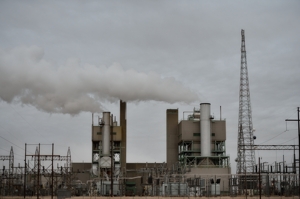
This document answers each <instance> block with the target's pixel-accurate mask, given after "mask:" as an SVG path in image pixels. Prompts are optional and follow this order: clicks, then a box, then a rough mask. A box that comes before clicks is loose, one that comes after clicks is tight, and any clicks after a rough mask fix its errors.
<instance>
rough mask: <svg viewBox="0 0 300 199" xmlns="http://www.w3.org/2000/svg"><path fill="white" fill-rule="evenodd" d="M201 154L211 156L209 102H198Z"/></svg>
mask: <svg viewBox="0 0 300 199" xmlns="http://www.w3.org/2000/svg"><path fill="white" fill-rule="evenodd" d="M200 133H201V136H200V139H201V156H211V149H210V144H211V137H210V103H201V104H200Z"/></svg>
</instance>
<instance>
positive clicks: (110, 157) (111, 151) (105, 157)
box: [73, 101, 231, 195]
mask: <svg viewBox="0 0 300 199" xmlns="http://www.w3.org/2000/svg"><path fill="white" fill-rule="evenodd" d="M190 113H191V114H189V115H187V116H186V118H184V119H183V120H182V121H178V109H168V110H166V138H167V139H166V140H167V143H166V146H167V162H166V163H127V162H126V125H127V123H126V122H127V121H126V102H123V101H120V124H118V122H117V121H116V118H115V117H113V115H112V114H111V113H110V112H104V113H103V117H102V118H99V119H98V121H99V122H98V123H97V124H92V150H91V156H92V164H91V168H92V172H91V176H92V178H91V179H101V182H99V183H98V185H97V191H98V192H99V193H100V194H101V195H109V194H112V193H111V187H113V194H114V195H135V194H137V195H145V194H148V195H180V194H182V195H187V194H188V192H189V191H190V190H189V189H188V187H189V183H188V179H191V178H194V177H195V176H196V175H197V176H198V177H200V176H201V175H202V185H200V184H201V183H200V184H199V190H200V189H202V190H204V191H208V190H207V189H211V188H210V187H213V186H212V185H214V187H215V188H216V187H217V191H218V194H220V191H222V189H220V181H221V182H223V186H222V187H223V189H228V186H229V185H228V181H229V180H228V177H227V178H226V179H225V177H224V178H222V177H221V176H220V175H223V174H227V175H228V174H230V173H231V169H230V164H229V156H226V144H225V143H226V121H225V120H221V119H220V120H215V119H214V118H213V117H212V116H211V114H210V104H209V103H202V104H201V105H200V108H194V110H193V111H191V112H190ZM73 166H75V165H73ZM207 174H214V176H213V177H212V176H206V175H207ZM215 175H219V176H218V179H213V178H216V176H215ZM204 176H206V177H204ZM208 178H209V179H208ZM203 180H204V181H203ZM207 184H209V185H207ZM201 186H202V187H201ZM133 187H135V188H133ZM172 187H176V190H175V191H174V190H173V191H172V190H171V189H172ZM178 187H180V188H178ZM170 190H171V191H170ZM179 192H180V193H179ZM215 192H216V191H215Z"/></svg>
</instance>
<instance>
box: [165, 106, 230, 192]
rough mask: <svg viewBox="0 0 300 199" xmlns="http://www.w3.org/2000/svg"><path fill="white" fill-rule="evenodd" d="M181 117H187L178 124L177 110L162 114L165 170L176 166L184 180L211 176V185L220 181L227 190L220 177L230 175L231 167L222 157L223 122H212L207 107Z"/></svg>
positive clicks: (208, 107) (224, 123)
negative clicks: (164, 126) (164, 139)
mask: <svg viewBox="0 0 300 199" xmlns="http://www.w3.org/2000/svg"><path fill="white" fill-rule="evenodd" d="M185 113H189V114H188V115H187V116H186V117H184V118H183V119H182V120H181V121H179V122H178V110H177V109H167V110H166V116H167V119H166V121H167V124H166V131H167V165H168V168H172V166H174V165H180V167H181V169H182V170H184V171H185V175H186V176H187V177H188V176H195V175H200V176H201V175H202V176H206V177H208V176H207V175H211V177H210V178H211V183H213V184H215V183H216V182H218V184H220V181H221V182H222V184H223V188H224V189H225V188H226V189H227V188H228V186H229V185H228V181H229V179H228V177H227V175H223V174H231V167H230V160H229V156H227V155H226V121H225V120H224V119H223V120H222V119H221V118H220V120H216V119H214V117H213V116H212V115H211V114H210V104H209V103H201V104H200V109H199V108H198V109H197V108H194V110H193V111H189V112H185ZM183 115H184V114H183ZM216 175H218V176H216ZM222 175H223V176H226V177H222ZM215 178H216V179H215ZM217 179H219V180H217ZM218 186H219V185H218ZM212 187H213V186H212Z"/></svg>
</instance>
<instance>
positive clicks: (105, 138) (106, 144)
mask: <svg viewBox="0 0 300 199" xmlns="http://www.w3.org/2000/svg"><path fill="white" fill-rule="evenodd" d="M103 123H104V125H103V127H102V129H103V130H102V154H103V156H110V151H109V148H110V137H109V135H110V112H103Z"/></svg>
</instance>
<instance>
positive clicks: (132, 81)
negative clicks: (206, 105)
mask: <svg viewBox="0 0 300 199" xmlns="http://www.w3.org/2000/svg"><path fill="white" fill-rule="evenodd" d="M43 56H44V52H43V50H42V49H41V48H39V47H36V46H31V47H17V48H14V49H12V50H3V49H0V85H1V87H0V99H2V100H3V101H5V102H8V103H11V102H20V103H21V104H27V105H32V106H34V107H36V108H37V109H39V110H42V111H46V112H49V113H65V114H71V115H76V114H78V113H80V112H81V111H88V112H101V111H103V108H102V105H101V103H103V102H105V101H110V102H114V101H117V100H119V99H122V100H124V101H127V102H130V101H147V100H155V101H163V102H168V103H175V102H186V103H190V102H193V101H196V100H197V99H198V96H197V95H196V94H195V93H193V92H191V91H190V90H189V89H188V88H186V87H184V86H183V85H182V84H181V83H180V82H178V81H176V80H175V79H174V78H162V77H161V76H159V75H158V74H156V73H148V74H146V73H141V72H138V71H135V70H124V69H123V68H122V67H121V66H119V65H118V64H113V65H112V66H110V67H96V66H94V65H89V64H80V62H79V61H78V60H76V59H69V60H68V61H67V62H66V63H65V64H64V65H63V66H59V67H57V66H54V65H53V64H51V63H50V62H48V61H46V60H45V59H43Z"/></svg>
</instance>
